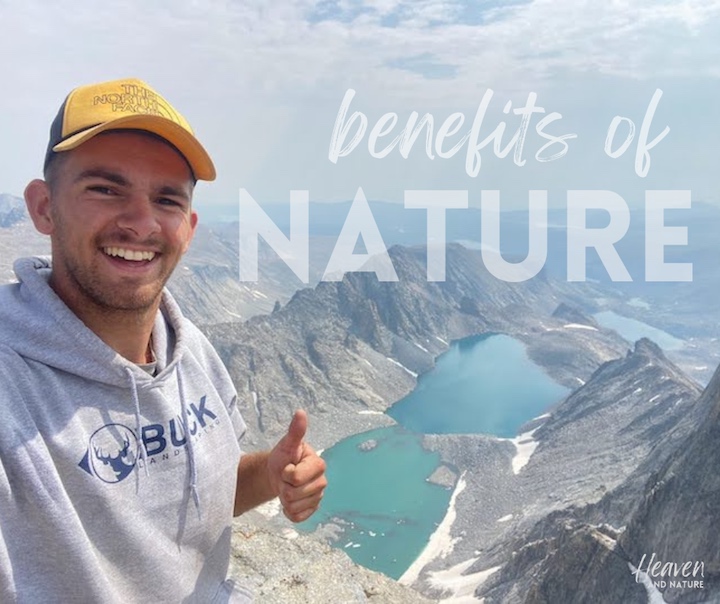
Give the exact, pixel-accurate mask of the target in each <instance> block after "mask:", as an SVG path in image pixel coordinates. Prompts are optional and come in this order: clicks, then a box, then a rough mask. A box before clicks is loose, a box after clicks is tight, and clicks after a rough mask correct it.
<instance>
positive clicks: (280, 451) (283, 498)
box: [267, 410, 327, 522]
mask: <svg viewBox="0 0 720 604" xmlns="http://www.w3.org/2000/svg"><path fill="white" fill-rule="evenodd" d="M307 426H308V418H307V414H306V413H305V411H302V410H300V411H296V412H295V415H294V416H293V418H292V421H291V422H290V426H289V427H288V431H287V433H286V434H285V436H283V437H282V438H281V439H280V440H279V441H278V443H277V444H276V445H275V447H274V448H273V449H272V451H270V456H269V457H268V460H267V468H268V472H269V479H270V484H271V485H272V487H273V490H274V491H275V492H276V494H277V496H278V497H279V498H280V503H281V504H282V507H283V511H284V513H285V516H287V517H288V518H289V519H290V520H292V521H293V522H302V521H303V520H307V519H308V518H309V517H310V516H312V514H313V513H314V512H315V510H317V508H318V506H319V505H320V500H321V499H322V496H323V491H324V490H325V487H326V486H327V478H325V462H324V461H323V459H322V458H321V457H320V456H319V455H318V454H317V453H315V451H314V450H313V448H312V447H311V446H310V445H309V444H307V443H306V442H305V441H304V440H303V439H304V438H305V433H306V432H307Z"/></svg>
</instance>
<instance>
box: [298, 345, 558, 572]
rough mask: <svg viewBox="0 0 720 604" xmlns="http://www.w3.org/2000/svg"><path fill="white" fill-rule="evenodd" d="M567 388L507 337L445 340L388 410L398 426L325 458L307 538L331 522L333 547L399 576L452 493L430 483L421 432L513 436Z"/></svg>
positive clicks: (434, 461)
mask: <svg viewBox="0 0 720 604" xmlns="http://www.w3.org/2000/svg"><path fill="white" fill-rule="evenodd" d="M567 393H568V390H567V389H566V388H565V387H563V386H561V385H559V384H557V383H556V382H554V381H553V380H552V379H551V378H550V377H549V376H548V375H547V374H546V373H544V372H543V371H542V370H541V369H540V368H539V367H538V366H537V365H535V364H534V363H533V362H532V361H531V360H530V359H529V358H528V356H527V353H526V351H525V347H524V345H523V344H522V343H521V342H519V341H518V340H515V339H513V338H511V337H508V336H506V335H501V334H489V335H483V336H475V337H471V338H466V339H463V340H460V341H457V342H453V343H452V345H451V346H450V348H449V350H448V351H447V352H445V353H444V354H443V355H441V356H440V357H438V359H436V364H435V367H434V368H433V369H432V370H430V371H428V372H427V373H426V374H424V375H421V376H420V377H419V379H418V384H417V386H416V388H415V390H413V392H411V393H410V394H409V395H408V396H406V397H405V398H403V399H401V400H400V401H398V402H397V403H396V404H395V405H393V406H392V407H391V408H390V409H389V410H388V415H390V416H391V417H393V418H394V419H395V420H396V421H397V422H398V424H399V425H398V426H396V427H392V428H381V429H378V430H373V431H371V432H366V433H364V434H356V435H354V436H351V437H349V438H346V439H344V440H343V441H341V442H339V443H338V444H336V445H335V446H333V447H331V448H329V449H328V450H326V451H325V452H324V453H323V458H324V459H325V461H326V462H327V467H328V469H327V474H328V481H329V485H328V488H327V490H326V493H325V497H324V498H323V502H322V505H321V507H320V509H319V510H318V512H317V513H316V514H315V515H314V516H313V518H312V519H311V520H309V521H307V522H304V523H302V524H301V525H299V528H300V529H301V530H307V531H312V530H315V529H316V528H317V527H318V526H319V525H324V526H325V527H327V526H328V525H334V527H333V529H334V530H336V531H337V532H338V533H339V536H338V538H337V540H336V541H335V545H336V546H337V547H339V548H342V549H344V550H345V551H346V552H347V553H348V554H349V555H350V557H351V558H352V559H353V560H354V561H355V562H357V563H358V564H361V565H363V566H366V567H368V568H371V569H373V570H377V571H380V572H383V573H385V574H386V575H388V576H390V577H393V578H396V579H397V578H399V577H400V576H401V575H402V574H403V573H404V572H405V570H407V568H408V567H409V566H410V564H412V562H413V561H414V560H415V558H416V557H417V556H418V555H419V554H420V553H421V552H422V550H423V549H424V547H425V546H426V545H427V542H428V540H429V538H430V536H431V535H432V533H433V532H434V531H435V529H436V528H437V526H438V524H439V523H440V522H441V521H442V519H443V517H444V516H445V513H446V512H447V507H448V504H449V501H450V496H451V495H452V492H451V490H450V489H448V488H444V487H441V486H439V485H437V484H433V483H431V482H429V481H428V478H429V477H430V475H431V474H432V473H433V472H434V471H435V470H436V469H437V467H438V466H439V464H440V457H439V455H437V454H436V453H433V452H430V451H427V450H425V449H423V447H422V435H423V434H437V433H464V434H467V433H483V434H492V435H495V436H499V437H510V438H511V437H513V436H515V435H516V434H517V431H518V429H519V428H520V427H521V426H522V425H523V424H524V423H526V422H527V421H529V420H531V419H532V418H534V417H537V416H538V415H541V414H542V413H544V412H545V411H546V410H547V409H548V407H549V406H551V405H552V404H554V403H556V402H558V401H559V400H561V399H562V398H563V397H564V396H565V395H566V394H567Z"/></svg>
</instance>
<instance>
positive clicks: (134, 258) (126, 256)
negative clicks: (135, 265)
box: [103, 247, 156, 262]
mask: <svg viewBox="0 0 720 604" xmlns="http://www.w3.org/2000/svg"><path fill="white" fill-rule="evenodd" d="M103 252H105V253H106V254H107V255H108V256H114V257H116V258H122V259H123V260H129V261H131V262H149V261H150V260H152V259H153V258H155V255H156V254H155V252H149V251H140V250H128V249H125V248H124V247H104V248H103Z"/></svg>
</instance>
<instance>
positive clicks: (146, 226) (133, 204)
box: [117, 195, 160, 239]
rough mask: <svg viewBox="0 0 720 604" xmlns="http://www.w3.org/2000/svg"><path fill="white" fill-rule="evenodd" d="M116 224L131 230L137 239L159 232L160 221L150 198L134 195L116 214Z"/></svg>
mask: <svg viewBox="0 0 720 604" xmlns="http://www.w3.org/2000/svg"><path fill="white" fill-rule="evenodd" d="M117 224H118V226H119V227H120V228H121V229H123V230H127V231H131V232H132V233H134V234H135V236H136V237H138V238H139V239H146V238H148V237H150V236H152V235H154V234H156V233H159V232H160V223H159V221H158V219H157V216H156V214H155V208H154V207H153V203H152V200H151V199H149V198H147V197H144V196H140V195H136V196H133V197H132V198H130V199H129V200H128V202H127V204H126V205H125V207H124V208H123V212H122V213H121V214H120V216H118V220H117Z"/></svg>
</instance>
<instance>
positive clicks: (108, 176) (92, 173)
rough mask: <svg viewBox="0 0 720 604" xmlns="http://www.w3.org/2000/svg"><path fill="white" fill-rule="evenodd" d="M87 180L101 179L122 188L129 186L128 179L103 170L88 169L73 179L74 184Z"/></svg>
mask: <svg viewBox="0 0 720 604" xmlns="http://www.w3.org/2000/svg"><path fill="white" fill-rule="evenodd" d="M88 178H102V179H103V180H109V181H110V182H114V183H115V184H116V185H120V186H122V187H126V186H128V184H130V183H129V181H128V179H127V178H125V177H124V176H123V175H122V174H118V173H117V172H113V171H112V170H106V169H105V168H88V169H87V170H83V171H82V172H80V174H78V175H77V176H76V177H75V182H80V181H82V180H85V179H88Z"/></svg>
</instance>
